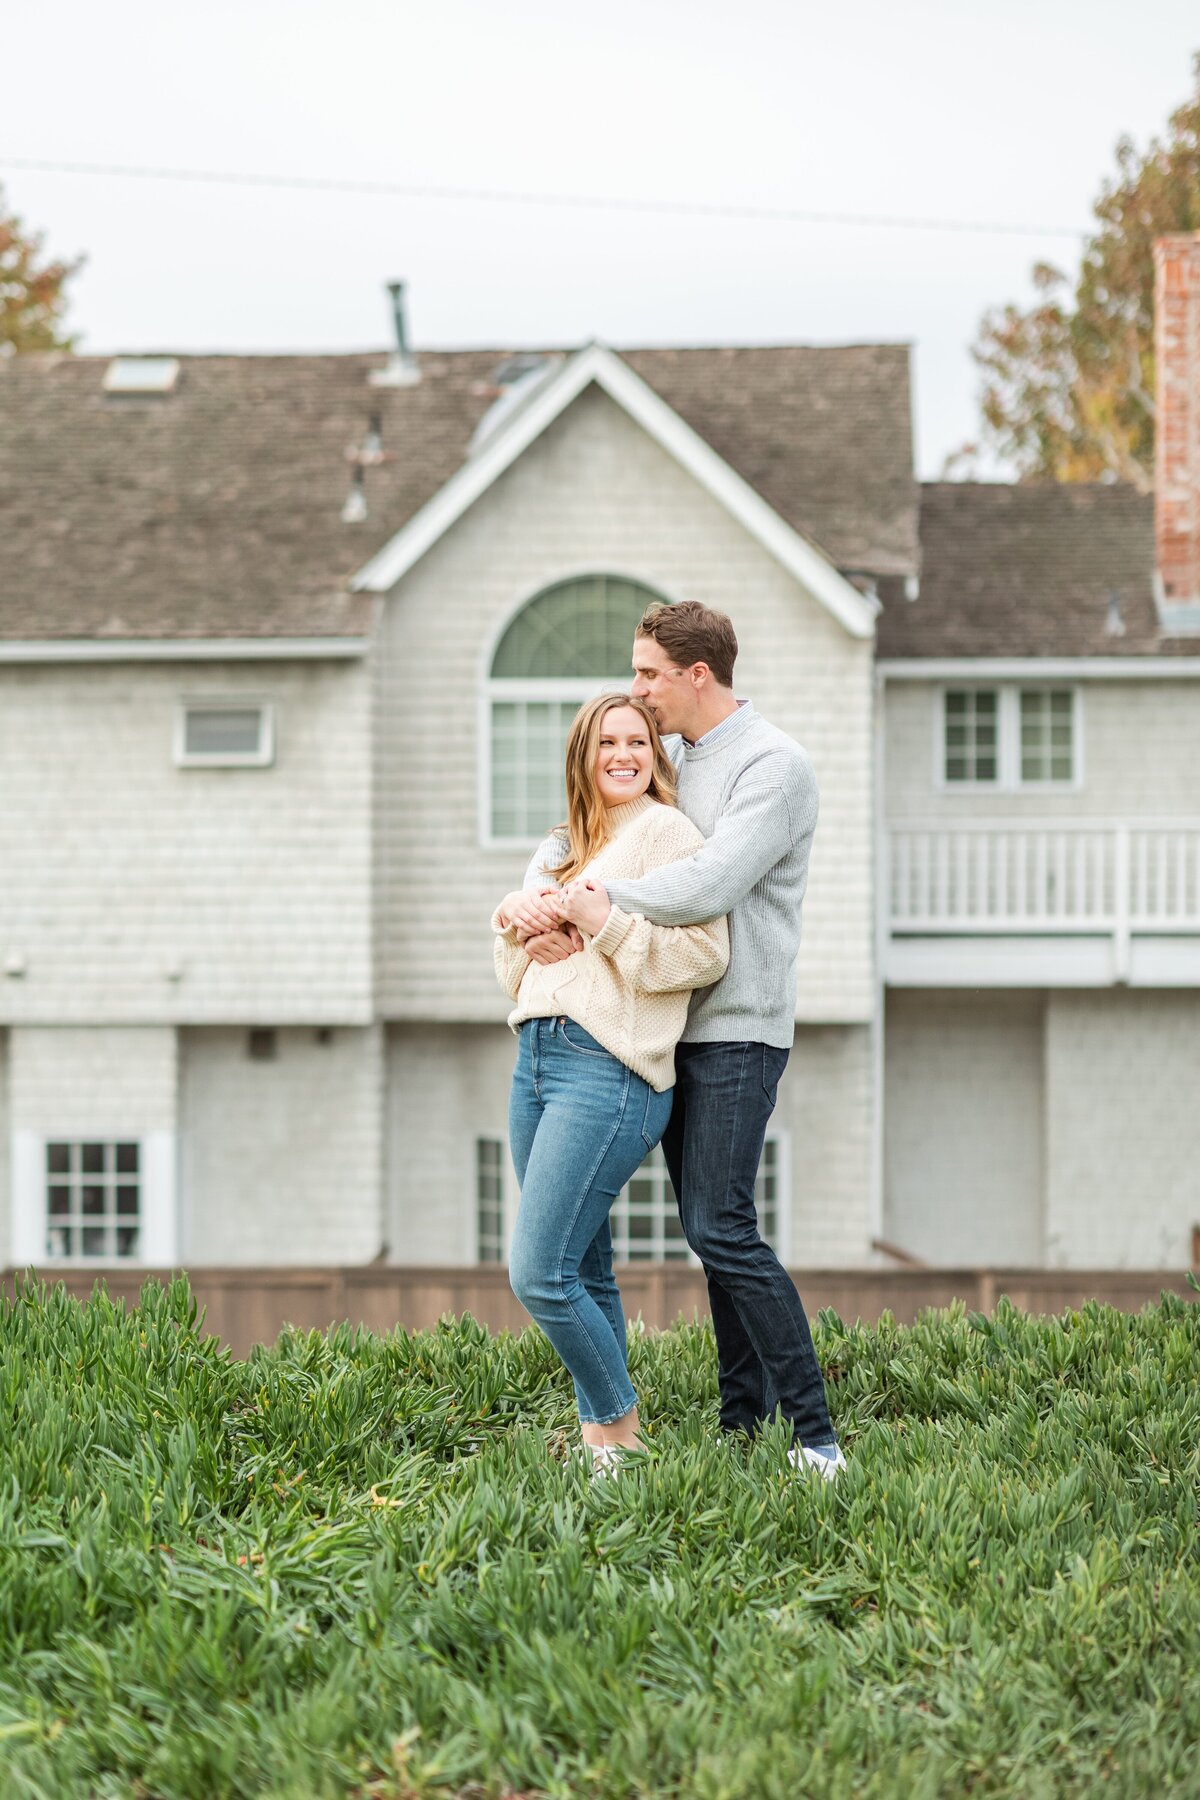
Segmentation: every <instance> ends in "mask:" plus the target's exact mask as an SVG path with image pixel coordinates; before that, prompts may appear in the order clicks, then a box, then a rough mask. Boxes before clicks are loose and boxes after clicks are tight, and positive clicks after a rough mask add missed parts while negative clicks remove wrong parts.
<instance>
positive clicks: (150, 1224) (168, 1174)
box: [12, 1126, 179, 1271]
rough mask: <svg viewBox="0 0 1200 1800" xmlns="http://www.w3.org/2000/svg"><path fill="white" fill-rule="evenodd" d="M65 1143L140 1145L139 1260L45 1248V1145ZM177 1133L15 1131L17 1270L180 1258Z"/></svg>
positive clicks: (154, 1264) (149, 1263) (162, 1263)
mask: <svg viewBox="0 0 1200 1800" xmlns="http://www.w3.org/2000/svg"><path fill="white" fill-rule="evenodd" d="M62 1143H71V1144H74V1143H103V1144H110V1143H122V1144H128V1143H136V1144H137V1146H138V1173H139V1180H140V1186H141V1195H140V1199H141V1212H140V1215H139V1221H138V1223H139V1249H138V1254H137V1255H136V1256H120V1257H118V1256H115V1255H114V1256H108V1255H101V1256H82V1255H80V1256H55V1257H51V1256H50V1255H49V1254H48V1252H47V1248H46V1244H47V1237H48V1234H49V1229H50V1223H51V1221H50V1218H49V1207H48V1196H47V1192H46V1189H47V1187H48V1186H49V1182H48V1181H47V1178H46V1146H47V1144H62ZM178 1239H179V1230H178V1220H177V1217H176V1204H175V1134H174V1133H173V1132H170V1131H142V1132H138V1131H121V1130H119V1129H116V1128H113V1127H109V1128H107V1129H105V1130H104V1131H79V1130H75V1129H73V1128H71V1127H70V1126H67V1127H66V1128H64V1129H63V1130H61V1131H14V1132H13V1137H12V1260H13V1264H14V1266H15V1267H16V1268H19V1269H23V1268H28V1267H31V1266H32V1267H36V1268H38V1269H40V1270H42V1271H47V1270H54V1269H95V1268H114V1269H144V1268H162V1267H169V1266H170V1265H171V1264H172V1263H174V1262H175V1261H176V1260H177V1257H178V1254H179V1249H178Z"/></svg>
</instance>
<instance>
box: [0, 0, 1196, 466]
mask: <svg viewBox="0 0 1200 1800" xmlns="http://www.w3.org/2000/svg"><path fill="white" fill-rule="evenodd" d="M1197 49H1200V13H1198V11H1197V7H1196V0H1149V3H1148V4H1143V5H1141V6H1139V7H1131V6H1130V5H1129V0H1006V4H1005V5H1004V6H1002V7H1001V6H995V5H983V4H980V3H979V0H974V3H973V4H964V0H908V4H907V5H897V4H896V0H856V3H855V4H853V5H843V6H840V7H831V6H829V5H827V4H826V5H822V6H816V5H811V4H809V3H808V0H792V3H790V4H787V3H783V0H743V3H742V4H740V5H734V4H730V3H729V0H608V4H607V5H605V6H604V7H602V8H601V7H594V6H593V7H588V8H586V9H585V8H583V7H580V6H571V5H569V4H563V0H506V3H505V4H503V5H501V4H499V3H498V0H490V3H489V0H437V3H436V4H435V3H434V0H427V3H426V4H423V5H420V6H416V5H413V4H411V3H410V0H392V3H391V4H381V3H380V0H333V3H330V0H326V3H324V4H315V3H313V0H208V3H207V4H206V5H205V6H203V7H201V6H197V5H194V4H192V5H188V6H182V5H180V4H178V3H177V0H152V3H147V0H107V4H105V5H104V6H96V5H95V4H94V0H60V4H58V5H56V6H55V7H54V9H53V12H52V14H51V15H49V16H48V15H46V14H45V13H40V12H38V11H37V10H36V9H33V8H29V7H26V8H23V9H21V10H20V11H10V13H9V16H8V17H7V19H6V22H5V32H4V52H5V62H6V64H7V69H8V75H7V78H6V80H5V83H4V102H3V110H2V113H0V180H2V181H3V182H4V183H5V185H6V188H7V191H8V196H9V200H10V203H11V204H12V205H13V206H15V208H16V210H17V211H18V212H20V213H21V214H22V215H23V216H24V218H25V219H26V222H27V223H28V224H30V225H34V226H37V227H40V228H42V229H44V230H45V231H46V233H47V243H48V248H49V249H50V250H52V251H53V252H54V253H56V254H62V255H71V254H74V253H77V252H81V251H83V252H86V253H87V256H88V262H87V266H86V269H85V270H84V272H83V273H82V275H81V276H79V277H78V278H77V281H76V283H75V285H74V288H73V303H72V307H71V314H70V323H71V325H72V326H73V327H74V328H75V329H77V330H79V331H80V332H82V334H83V344H82V347H83V348H84V349H86V350H88V351H93V352H107V351H111V350H117V349H124V350H136V349H154V348H168V347H170V348H176V349H183V350H201V349H205V350H300V349H303V350H310V349H328V350H338V349H346V350H349V349H364V348H378V347H382V346H384V345H385V344H386V343H387V342H388V339H389V331H388V315H387V310H386V305H387V303H386V296H385V295H384V293H383V290H382V284H383V283H384V282H385V281H386V280H387V279H388V278H389V277H391V276H403V277H407V279H408V281H409V283H410V319H411V324H412V329H413V334H414V337H415V339H416V343H417V346H418V348H419V347H421V346H422V345H426V346H433V345H437V346H453V345H477V344H495V345H510V344H511V345H526V344H528V345H541V344H573V343H579V342H582V341H584V340H586V339H588V338H591V337H599V338H603V339H604V340H606V341H607V342H609V343H612V344H615V345H618V346H620V345H622V344H626V345H634V344H667V343H675V344H707V343H741V344H750V343H848V342H863V341H896V340H904V341H908V342H911V343H913V344H914V345H915V347H916V361H915V371H914V372H915V382H916V436H917V453H918V466H919V468H920V470H921V472H922V473H923V474H925V475H932V474H936V473H937V472H938V471H939V469H940V467H941V463H942V459H943V457H944V456H945V455H946V453H947V452H948V451H950V450H952V449H953V448H954V447H956V446H957V445H958V444H960V443H962V442H963V441H964V439H968V438H971V437H973V436H974V435H975V434H976V431H977V412H976V405H975V391H976V377H975V371H974V368H973V365H972V364H971V361H970V358H969V356H968V345H969V344H970V342H971V341H972V339H973V337H974V335H975V330H976V326H977V323H978V320H979V317H980V315H981V313H982V312H983V310H984V309H985V308H986V307H987V306H989V305H992V304H995V303H998V302H1001V301H1003V300H1006V299H1009V298H1013V299H1017V300H1020V301H1022V302H1024V301H1025V300H1026V299H1027V298H1028V296H1029V292H1030V289H1029V280H1028V274H1029V269H1030V266H1031V264H1032V263H1033V262H1034V261H1035V260H1036V259H1038V258H1042V257H1044V258H1047V259H1049V260H1051V261H1058V262H1059V263H1060V264H1061V265H1066V266H1069V267H1073V266H1074V263H1075V260H1076V259H1077V255H1078V244H1077V243H1076V242H1075V241H1073V240H1072V239H1071V238H1070V237H1066V238H1062V237H1060V238H1040V237H1032V236H1028V235H1015V236H1007V235H1002V236H985V235H977V234H974V233H942V232H934V231H929V230H903V231H899V230H881V229H867V228H865V227H860V226H852V227H849V226H834V225H812V224H798V223H791V222H787V223H781V222H767V221H759V220H751V219H745V220H740V219H727V218H695V217H686V216H668V215H659V214H654V215H647V214H640V215H639V214H627V213H622V212H619V211H603V210H600V211H597V210H585V209H573V208H571V207H567V206H558V205H532V206H531V205H520V206H518V205H511V204H496V203H485V202H482V201H470V202H467V201H459V202H451V201H438V200H430V199H409V198H400V197H395V196H369V195H362V194H353V193H350V194H346V193H298V192H288V191H281V190H271V189H263V188H252V187H243V188H237V187H227V186H219V185H214V184H210V183H184V182H164V181H135V180H129V179H122V178H118V177H116V176H98V175H68V174H50V173H33V172H29V171H26V170H21V169H19V168H16V167H14V166H13V164H12V163H11V162H10V161H6V159H7V158H30V159H54V160H68V161H80V162H91V163H121V164H141V165H153V166H156V167H166V168H181V169H182V168H186V169H205V170H220V171H236V172H251V173H265V174H278V175H289V176H295V175H304V176H316V177H343V178H346V179H350V180H377V181H393V182H400V183H412V184H430V185H436V186H445V187H468V188H480V187H485V188H488V189H510V190H521V191H523V192H528V191H536V192H545V193H550V194H585V195H603V196H612V197H627V198H630V199H639V198H642V199H644V198H653V199H666V200H678V201H682V202H688V201H692V202H707V203H719V204H726V205H731V206H747V207H759V208H761V207H781V208H793V209H809V210H812V211H819V212H846V213H854V214H863V213H867V214H872V215H876V214H886V215H899V216H905V217H913V216H917V217H921V218H947V219H966V220H990V221H995V222H998V223H1005V222H1012V221H1015V222H1020V223H1022V224H1039V223H1044V224H1046V225H1047V226H1051V227H1058V226H1067V227H1075V228H1078V229H1079V230H1081V231H1085V230H1086V229H1087V227H1088V224H1089V219H1090V203H1091V201H1092V200H1093V198H1094V197H1095V194H1096V192H1097V191H1098V188H1099V184H1100V180H1101V178H1102V177H1103V176H1105V175H1107V174H1108V173H1109V172H1110V171H1111V169H1112V167H1113V155H1112V152H1113V145H1114V143H1115V141H1116V139H1117V137H1118V135H1120V133H1122V132H1128V133H1129V134H1130V135H1132V136H1133V137H1134V138H1135V139H1136V140H1137V141H1138V142H1139V143H1144V142H1145V141H1146V140H1147V139H1148V138H1149V137H1150V136H1151V135H1152V134H1155V133H1161V131H1162V130H1163V129H1164V127H1165V125H1166V120H1167V116H1168V114H1169V113H1170V111H1171V110H1172V109H1173V108H1174V107H1175V106H1177V105H1178V104H1180V103H1181V102H1182V101H1183V100H1184V99H1185V98H1186V97H1187V95H1188V92H1189V90H1190V85H1191V56H1192V53H1193V51H1195V50H1197Z"/></svg>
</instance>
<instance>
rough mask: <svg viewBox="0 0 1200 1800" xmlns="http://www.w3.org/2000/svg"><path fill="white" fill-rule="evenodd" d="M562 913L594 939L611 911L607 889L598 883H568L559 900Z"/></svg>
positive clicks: (582, 881)
mask: <svg viewBox="0 0 1200 1800" xmlns="http://www.w3.org/2000/svg"><path fill="white" fill-rule="evenodd" d="M560 904H561V906H562V910H563V913H564V914H565V915H566V917H567V918H568V919H570V920H571V921H572V923H573V924H575V925H578V926H579V927H580V929H581V930H583V931H586V932H587V933H588V934H589V936H591V937H595V935H596V933H597V932H598V931H599V930H600V929H601V928H602V927H603V925H604V921H605V920H606V919H607V917H608V915H609V913H610V912H611V911H612V901H611V900H610V899H609V897H608V889H607V888H606V887H605V886H604V885H603V883H602V882H599V881H584V880H583V879H582V878H581V879H580V880H578V881H569V882H568V883H567V885H566V887H565V888H564V889H563V891H562V897H561V900H560Z"/></svg>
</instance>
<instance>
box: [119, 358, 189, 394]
mask: <svg viewBox="0 0 1200 1800" xmlns="http://www.w3.org/2000/svg"><path fill="white" fill-rule="evenodd" d="M178 379H179V358H178V357H177V356H114V357H113V359H112V361H111V362H110V363H109V365H108V368H107V369H106V370H105V372H104V391H105V393H106V394H169V393H170V392H171V390H172V389H173V388H174V386H175V383H176V382H177V381H178Z"/></svg>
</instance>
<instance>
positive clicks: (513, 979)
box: [492, 920, 532, 1000]
mask: <svg viewBox="0 0 1200 1800" xmlns="http://www.w3.org/2000/svg"><path fill="white" fill-rule="evenodd" d="M492 923H493V929H495V931H496V941H495V945H494V947H493V950H492V962H493V964H494V966H495V970H496V980H497V981H498V982H499V983H500V986H501V987H502V988H503V989H504V992H505V993H506V994H507V995H508V997H509V999H510V1000H515V999H516V997H517V993H518V990H519V989H520V986H521V982H522V980H523V979H524V976H525V971H526V969H527V968H528V967H529V964H530V962H531V960H532V959H531V957H530V956H529V954H528V952H527V951H525V950H523V949H522V948H521V946H520V944H518V943H517V941H516V939H515V938H514V937H512V936H511V935H510V932H508V931H501V930H499V928H498V927H496V925H495V921H494V920H493V922H492Z"/></svg>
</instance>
